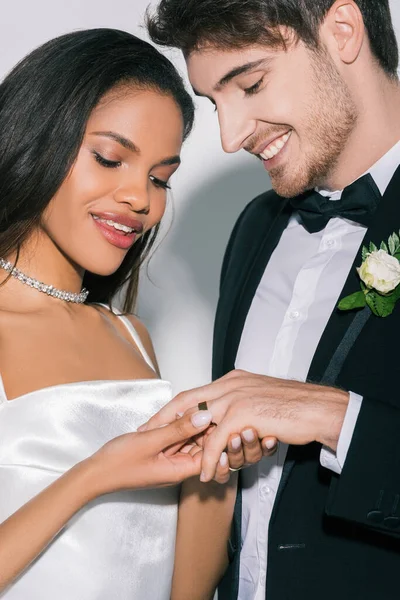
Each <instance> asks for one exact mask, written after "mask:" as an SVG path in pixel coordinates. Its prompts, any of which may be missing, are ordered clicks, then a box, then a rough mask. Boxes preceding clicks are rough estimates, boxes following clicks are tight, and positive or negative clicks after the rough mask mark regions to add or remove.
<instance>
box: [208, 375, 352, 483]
mask: <svg viewBox="0 0 400 600" xmlns="http://www.w3.org/2000/svg"><path fill="white" fill-rule="evenodd" d="M198 401H199V402H207V406H208V409H209V410H210V411H211V413H212V415H213V421H214V422H216V423H217V424H218V427H216V428H215V429H214V431H213V432H212V433H211V434H210V435H209V436H208V437H207V439H206V441H205V445H204V452H203V459H202V477H201V479H202V481H209V480H210V479H212V478H213V477H214V473H215V465H216V462H217V457H218V456H219V452H220V449H221V448H224V447H225V445H226V442H227V439H228V438H229V435H230V434H231V432H232V431H237V430H238V428H240V427H243V424H244V423H247V424H248V426H249V427H253V428H254V429H255V430H256V431H257V432H258V436H259V437H260V438H264V437H265V436H271V437H275V438H277V439H278V440H279V441H281V442H284V443H287V444H296V445H304V444H308V443H310V442H314V441H317V442H320V443H321V444H323V445H325V446H328V447H329V448H331V449H332V450H334V451H336V449H337V442H338V439H339V435H340V432H341V429H342V425H343V421H344V417H345V414H346V410H347V406H348V402H349V394H348V393H347V392H344V391H343V390H339V389H336V388H332V387H325V386H321V385H315V384H309V383H301V382H297V381H291V380H286V379H276V378H273V377H267V376H263V375H254V374H252V373H247V372H245V371H233V372H232V373H229V374H228V375H227V376H225V377H224V378H222V379H220V380H218V381H216V382H214V383H213V384H211V385H209V386H205V387H203V388H202V389H201V392H200V393H199V400H198Z"/></svg>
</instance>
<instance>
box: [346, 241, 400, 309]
mask: <svg viewBox="0 0 400 600" xmlns="http://www.w3.org/2000/svg"><path fill="white" fill-rule="evenodd" d="M399 233H400V232H399ZM362 259H363V262H362V265H361V266H360V267H359V268H358V269H357V272H358V274H359V276H360V279H361V282H360V283H361V290H360V291H359V292H355V293H354V294H351V295H350V296H346V298H343V299H342V300H341V301H340V302H339V304H338V308H339V309H340V310H354V309H359V308H364V306H369V308H370V309H371V311H372V312H373V313H374V314H375V315H377V316H378V317H387V316H388V315H390V314H391V313H392V312H393V310H394V307H395V304H396V302H397V300H399V298H400V262H399V261H400V237H399V235H397V233H393V234H392V235H391V236H390V238H389V241H388V244H385V242H382V243H381V246H380V249H379V250H378V248H377V247H376V246H375V244H373V243H372V242H371V244H370V246H369V248H366V247H365V246H364V247H363V250H362Z"/></svg>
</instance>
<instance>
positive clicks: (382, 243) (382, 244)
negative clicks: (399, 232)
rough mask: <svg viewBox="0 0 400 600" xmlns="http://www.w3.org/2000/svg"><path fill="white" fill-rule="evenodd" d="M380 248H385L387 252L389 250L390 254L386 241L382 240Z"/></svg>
mask: <svg viewBox="0 0 400 600" xmlns="http://www.w3.org/2000/svg"><path fill="white" fill-rule="evenodd" d="M380 250H384V251H385V252H387V253H388V254H389V250H388V247H387V245H386V244H385V242H381V247H380Z"/></svg>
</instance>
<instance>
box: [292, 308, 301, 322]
mask: <svg viewBox="0 0 400 600" xmlns="http://www.w3.org/2000/svg"><path fill="white" fill-rule="evenodd" d="M299 317H300V313H299V311H298V310H292V311H291V312H290V313H289V319H292V321H297V319H298V318H299Z"/></svg>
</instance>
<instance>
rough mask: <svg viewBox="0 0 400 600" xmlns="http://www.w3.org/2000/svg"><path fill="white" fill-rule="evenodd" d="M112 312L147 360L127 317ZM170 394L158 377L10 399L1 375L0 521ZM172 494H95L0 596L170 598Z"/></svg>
mask: <svg viewBox="0 0 400 600" xmlns="http://www.w3.org/2000/svg"><path fill="white" fill-rule="evenodd" d="M120 318H121V320H122V321H123V322H124V324H125V325H126V327H127V328H128V330H129V331H130V333H131V335H132V337H133V339H134V341H135V343H136V345H137V346H138V347H139V349H140V350H141V352H142V353H143V356H144V358H145V359H146V361H147V363H148V364H149V365H150V366H151V367H152V368H154V367H153V365H152V363H151V360H150V358H149V357H148V355H147V353H146V351H145V349H144V348H143V345H142V343H141V341H140V338H139V336H138V334H137V332H136V331H135V329H134V328H133V325H132V324H131V322H130V321H129V320H128V319H126V318H125V317H120ZM170 399H171V386H170V384H169V383H168V382H167V381H163V380H159V379H146V380H132V381H86V382H80V383H70V384H62V385H55V386H52V387H48V388H44V389H41V390H37V391H34V392H30V393H28V394H24V395H23V396H20V397H18V398H15V399H14V400H12V401H8V400H7V397H6V394H5V391H4V386H3V384H2V382H1V385H0V522H3V521H4V520H5V519H6V518H7V517H9V516H10V515H11V514H12V513H14V512H15V511H16V510H17V509H18V508H19V507H20V506H22V505H23V504H25V503H26V502H27V501H28V500H29V499H30V498H32V497H33V496H35V495H36V494H37V493H39V492H40V491H41V490H43V489H44V488H45V487H47V486H48V485H49V484H51V483H52V482H53V481H55V480H56V479H57V478H58V477H60V475H61V474H62V473H64V472H65V471H67V470H68V469H70V468H71V467H72V466H73V465H75V464H76V463H78V462H79V461H81V460H82V459H84V458H86V457H88V456H89V455H91V454H93V453H94V452H95V451H96V450H98V449H99V448H100V447H101V446H102V445H103V444H105V443H106V442H107V441H109V440H111V439H112V438H114V437H116V436H118V435H121V434H123V433H128V432H132V431H135V430H136V429H137V427H138V426H139V425H141V424H142V423H144V422H145V421H146V420H147V419H148V418H149V417H150V416H151V415H153V414H154V413H156V412H157V411H158V410H159V409H160V408H161V407H162V406H164V405H165V404H166V403H167V402H168V401H169V400H170ZM177 500H178V488H177V487H172V488H161V489H154V490H139V491H127V492H118V493H114V494H108V495H105V496H101V497H100V498H98V499H96V500H95V501H94V502H91V503H90V504H88V505H87V506H86V507H85V508H83V509H82V510H81V511H79V512H78V513H77V514H76V515H75V517H74V518H73V519H72V520H71V521H69V523H68V524H67V525H66V527H64V528H63V529H62V531H61V532H60V533H59V534H58V535H57V536H56V538H55V539H54V540H53V541H52V543H51V544H50V545H49V546H48V548H47V549H46V550H45V551H44V552H43V553H42V554H41V555H40V556H39V557H38V558H37V560H36V561H35V562H34V563H32V564H31V565H30V566H29V567H28V569H27V570H26V571H25V572H24V573H23V574H22V575H21V576H20V577H19V578H18V579H17V580H16V581H15V582H14V583H13V584H12V585H11V586H10V587H8V588H7V589H6V590H5V591H4V592H3V594H0V598H1V600H3V599H6V600H169V598H170V589H171V579H172V571H173V563H174V549H175V535H176V524H177ZM27 543H28V540H27ZM0 569H1V565H0Z"/></svg>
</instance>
